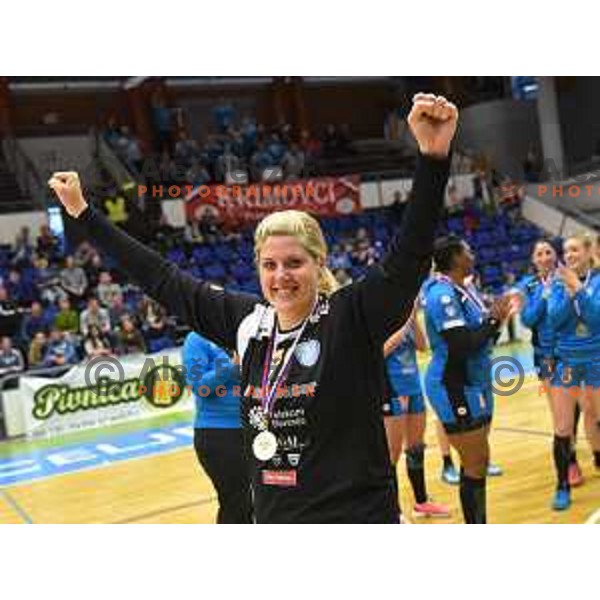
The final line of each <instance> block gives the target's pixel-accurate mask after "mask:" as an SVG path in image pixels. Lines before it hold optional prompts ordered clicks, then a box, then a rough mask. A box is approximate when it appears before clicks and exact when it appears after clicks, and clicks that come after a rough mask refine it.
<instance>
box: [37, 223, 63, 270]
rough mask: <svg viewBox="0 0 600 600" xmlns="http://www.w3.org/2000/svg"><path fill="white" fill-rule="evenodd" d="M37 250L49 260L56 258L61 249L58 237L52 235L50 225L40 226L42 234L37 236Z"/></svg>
mask: <svg viewBox="0 0 600 600" xmlns="http://www.w3.org/2000/svg"><path fill="white" fill-rule="evenodd" d="M36 250H37V253H38V254H42V255H43V256H45V257H46V258H47V259H48V260H49V261H50V260H52V259H54V258H56V257H57V254H58V250H59V243H58V239H57V238H56V237H55V236H54V235H52V232H51V231H50V228H49V227H48V225H45V224H44V225H41V226H40V234H39V235H38V238H37V244H36Z"/></svg>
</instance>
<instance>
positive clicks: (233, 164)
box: [215, 143, 240, 183]
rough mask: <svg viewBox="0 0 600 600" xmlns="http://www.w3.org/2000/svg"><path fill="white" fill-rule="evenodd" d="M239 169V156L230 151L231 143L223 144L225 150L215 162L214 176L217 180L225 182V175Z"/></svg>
mask: <svg viewBox="0 0 600 600" xmlns="http://www.w3.org/2000/svg"><path fill="white" fill-rule="evenodd" d="M239 169H240V160H239V158H238V157H237V156H236V155H235V154H234V153H233V152H232V151H231V145H230V144H229V143H226V144H225V150H224V152H223V154H221V156H219V157H218V158H217V161H216V163H215V178H216V180H217V182H219V183H223V182H227V175H228V174H229V173H232V172H234V171H238V170H239Z"/></svg>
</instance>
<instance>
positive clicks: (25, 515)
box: [0, 489, 33, 525]
mask: <svg viewBox="0 0 600 600" xmlns="http://www.w3.org/2000/svg"><path fill="white" fill-rule="evenodd" d="M0 498H2V499H3V500H4V502H5V503H6V504H8V506H10V508H12V510H14V511H15V512H16V513H17V514H18V515H19V516H20V517H21V519H23V522H24V523H26V524H27V525H33V519H32V518H31V517H30V516H29V514H28V513H27V511H26V510H25V509H24V508H23V507H22V506H21V505H20V504H19V503H18V502H17V501H16V500H15V499H14V498H13V497H12V496H11V495H10V494H9V493H8V492H7V491H6V490H3V489H0Z"/></svg>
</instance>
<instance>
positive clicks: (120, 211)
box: [103, 194, 129, 225]
mask: <svg viewBox="0 0 600 600" xmlns="http://www.w3.org/2000/svg"><path fill="white" fill-rule="evenodd" d="M103 204H104V210H105V211H106V214H107V216H108V218H109V219H110V220H111V221H112V222H113V223H114V224H115V225H121V224H123V223H126V222H127V221H128V219H129V214H128V212H127V202H126V200H125V197H124V196H123V195H122V194H117V195H116V196H112V195H111V196H109V197H108V198H105V199H104V203H103Z"/></svg>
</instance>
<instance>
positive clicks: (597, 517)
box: [585, 508, 600, 525]
mask: <svg viewBox="0 0 600 600" xmlns="http://www.w3.org/2000/svg"><path fill="white" fill-rule="evenodd" d="M585 524H586V525H600V508H599V509H598V510H597V511H596V512H595V513H593V514H592V515H591V516H590V517H589V519H588V520H587V521H586V522H585Z"/></svg>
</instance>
